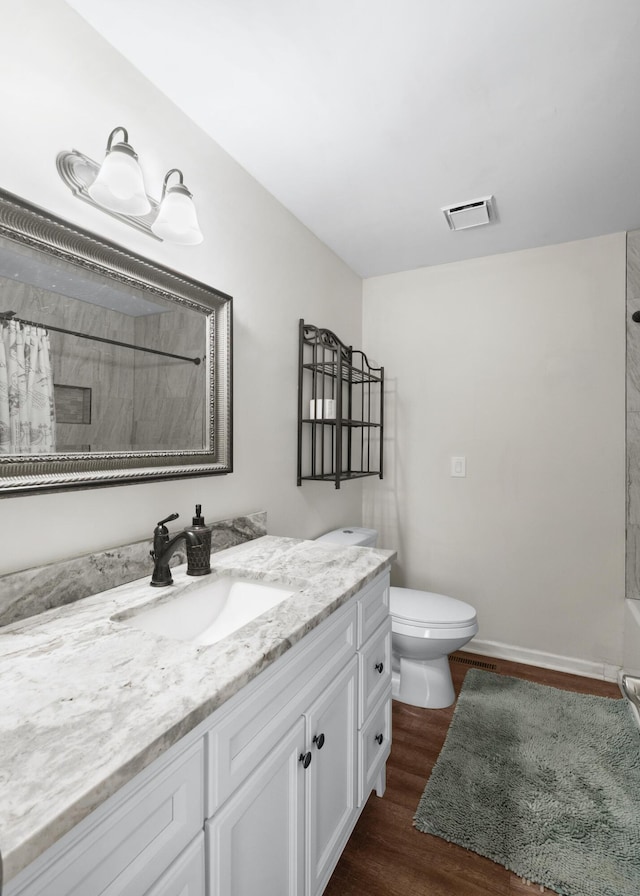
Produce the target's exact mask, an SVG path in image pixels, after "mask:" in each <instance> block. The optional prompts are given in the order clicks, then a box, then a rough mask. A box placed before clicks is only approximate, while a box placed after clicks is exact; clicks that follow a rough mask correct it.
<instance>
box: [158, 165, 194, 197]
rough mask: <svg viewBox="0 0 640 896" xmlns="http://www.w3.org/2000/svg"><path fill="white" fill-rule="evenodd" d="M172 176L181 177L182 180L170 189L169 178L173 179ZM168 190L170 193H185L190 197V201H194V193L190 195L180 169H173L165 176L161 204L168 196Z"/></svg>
mask: <svg viewBox="0 0 640 896" xmlns="http://www.w3.org/2000/svg"><path fill="white" fill-rule="evenodd" d="M172 174H177V175H178V176H179V178H180V180H179V181H178V183H177V184H174V185H173V186H172V187H169V178H170V177H171V175H172ZM167 189H169V190H170V191H176V192H177V193H183V194H184V195H185V196H188V197H189V199H193V193H190V192H189V190H188V189H187V188H186V187H185V185H184V175H183V174H182V171H180V169H179V168H171V169H170V170H169V171H167V173H166V174H165V176H164V182H163V184H162V197H161V199H160V202H162V200H163V199H164V197H165V196H166V195H167Z"/></svg>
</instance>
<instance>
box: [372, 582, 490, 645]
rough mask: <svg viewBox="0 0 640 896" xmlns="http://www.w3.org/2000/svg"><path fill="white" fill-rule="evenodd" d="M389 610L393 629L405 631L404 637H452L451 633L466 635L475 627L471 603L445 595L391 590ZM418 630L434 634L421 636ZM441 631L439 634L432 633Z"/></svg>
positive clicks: (411, 589) (474, 616) (431, 592)
mask: <svg viewBox="0 0 640 896" xmlns="http://www.w3.org/2000/svg"><path fill="white" fill-rule="evenodd" d="M389 605H390V606H389V610H390V613H391V618H392V621H393V628H394V630H396V631H400V628H399V627H400V626H402V628H403V629H404V628H405V627H406V628H407V629H408V630H407V631H406V632H404V634H412V635H414V636H415V637H443V636H444V632H445V631H446V636H447V637H451V636H452V630H453V629H455V630H456V631H457V630H460V631H461V632H462V633H465V632H467V631H468V630H469V629H470V628H473V627H474V626H475V625H477V618H476V611H475V610H474V608H473V607H472V606H471V605H470V604H466V603H465V602H464V601H462V600H457V599H456V598H454V597H448V596H447V595H446V594H436V593H435V592H433V591H418V590H416V589H414V588H396V587H392V588H390V599H389ZM420 629H428V630H430V631H433V632H434V634H433V635H426V634H425V635H420V631H419V630H420ZM438 630H440V632H441V634H440V635H438V634H435V632H437V631H438Z"/></svg>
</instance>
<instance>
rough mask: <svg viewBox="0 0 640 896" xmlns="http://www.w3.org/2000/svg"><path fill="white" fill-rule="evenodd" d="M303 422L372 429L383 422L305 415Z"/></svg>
mask: <svg viewBox="0 0 640 896" xmlns="http://www.w3.org/2000/svg"><path fill="white" fill-rule="evenodd" d="M302 422H303V423H315V425H316V426H337V425H339V426H370V427H371V428H372V429H377V428H379V427H380V426H381V425H382V424H381V423H370V422H369V421H368V420H334V419H332V418H331V419H330V418H328V417H327V418H321V419H318V420H316V419H314V418H313V417H303V418H302Z"/></svg>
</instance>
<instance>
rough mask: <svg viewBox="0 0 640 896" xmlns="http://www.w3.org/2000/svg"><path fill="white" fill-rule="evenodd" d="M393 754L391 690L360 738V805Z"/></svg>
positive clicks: (376, 709) (371, 717) (369, 720)
mask: <svg viewBox="0 0 640 896" xmlns="http://www.w3.org/2000/svg"><path fill="white" fill-rule="evenodd" d="M390 752H391V689H390V688H389V690H388V691H387V693H386V694H385V695H384V696H383V697H382V699H381V700H380V703H379V704H378V706H377V707H376V708H375V709H374V711H373V712H372V714H371V716H370V718H369V719H368V720H367V723H366V724H365V726H364V727H363V728H362V730H361V731H360V735H359V738H358V759H359V763H358V764H359V768H360V775H359V781H358V804H359V805H362V804H363V803H364V801H365V800H366V799H367V797H368V796H369V794H370V793H371V790H372V788H373V785H374V783H375V780H376V778H377V776H378V775H379V774H380V772H381V770H382V767H383V765H384V764H385V762H386V761H387V758H388V756H389V753H390Z"/></svg>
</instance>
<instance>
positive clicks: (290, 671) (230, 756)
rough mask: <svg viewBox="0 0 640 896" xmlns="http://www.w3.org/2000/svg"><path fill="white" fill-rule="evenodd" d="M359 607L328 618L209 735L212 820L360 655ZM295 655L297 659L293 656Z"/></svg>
mask: <svg viewBox="0 0 640 896" xmlns="http://www.w3.org/2000/svg"><path fill="white" fill-rule="evenodd" d="M355 641H356V607H355V606H346V607H344V608H342V609H341V610H338V611H337V612H336V613H335V614H333V615H332V616H330V617H329V619H327V620H326V622H324V623H323V624H322V626H321V629H319V630H318V631H317V632H311V633H310V634H309V635H307V637H306V638H305V639H304V645H301V649H296V648H297V647H298V645H296V648H294V649H293V650H292V651H290V653H288V654H285V656H284V657H282V658H281V659H284V660H286V662H285V663H284V664H281V663H280V661H278V663H276V664H274V666H273V667H272V669H271V670H267V672H266V673H263V674H264V675H265V679H264V680H263V681H262V682H261V683H260V684H259V685H258V686H256V687H254V688H253V689H251V691H250V692H249V693H248V694H247V695H243V697H242V698H241V700H240V701H239V702H238V703H237V704H235V705H234V706H233V707H232V708H231V709H230V711H229V712H227V713H224V714H223V715H221V716H219V717H217V718H216V724H215V726H214V727H213V728H212V729H211V730H210V731H209V732H208V733H207V736H206V744H207V747H206V750H207V763H208V766H207V769H208V772H207V778H208V782H209V786H208V804H207V807H206V809H207V817H210V816H211V815H213V813H214V812H215V810H216V809H217V808H218V807H219V806H221V805H222V803H223V802H224V801H225V799H227V797H228V796H229V795H230V794H231V793H233V791H234V790H235V789H236V788H237V787H238V786H239V785H240V784H241V783H242V781H244V779H245V778H246V777H247V776H248V775H249V774H251V772H252V771H253V770H254V769H255V768H256V767H257V766H258V765H259V764H260V762H262V760H263V759H264V757H265V756H266V755H268V753H269V752H270V750H272V749H273V748H274V746H275V745H276V744H277V743H278V741H279V740H280V738H281V737H282V736H283V735H284V733H285V732H286V731H287V729H288V728H289V727H290V726H291V724H292V723H293V721H295V719H296V717H297V716H299V715H301V713H303V712H304V710H305V709H306V708H307V707H308V706H309V704H310V703H311V702H312V701H313V700H314V699H315V698H316V696H317V695H318V694H320V693H322V691H323V690H324V689H325V688H326V687H327V685H328V684H329V682H331V681H332V680H333V678H334V677H335V676H336V675H337V673H338V672H340V670H341V669H342V668H343V667H344V666H345V665H346V663H347V662H348V661H349V659H350V658H351V657H353V656H354V655H355ZM292 654H293V655H292Z"/></svg>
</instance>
